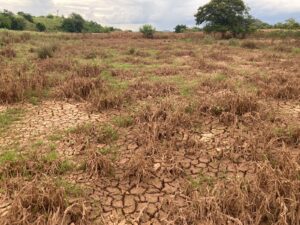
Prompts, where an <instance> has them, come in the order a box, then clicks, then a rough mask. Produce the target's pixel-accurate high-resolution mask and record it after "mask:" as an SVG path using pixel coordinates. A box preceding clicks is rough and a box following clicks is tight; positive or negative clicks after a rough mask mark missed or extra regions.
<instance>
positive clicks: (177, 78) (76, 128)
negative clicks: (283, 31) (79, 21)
mask: <svg viewBox="0 0 300 225" xmlns="http://www.w3.org/2000/svg"><path fill="white" fill-rule="evenodd" d="M0 46H1V47H0V224H7V225H11V224H24V225H25V224H48V225H52V224H53V225H54V224H55V225H56V224H180V225H181V224H195V225H200V224H206V225H212V224H216V225H220V224H224V225H225V224H232V225H234V224H236V225H241V224H245V225H246V224H248V225H250V224H251V225H252V224H257V225H260V224H262V225H271V224H278V225H299V223H300V222H299V221H300V170H299V164H300V154H299V152H300V40H299V39H295V38H291V37H290V38H288V37H285V38H284V39H280V38H277V37H272V36H268V35H263V34H261V35H256V36H255V37H251V38H248V39H245V40H236V39H230V40H215V39H214V38H212V37H210V36H204V35H203V34H201V33H200V34H182V35H179V34H178V35H175V34H164V33H161V34H157V35H156V36H155V38H154V39H144V38H142V37H141V36H140V34H136V33H124V32H123V33H112V34H97V35H96V34H85V35H84V34H77V35H71V34H61V33H57V34H37V33H24V32H23V33H22V32H20V33H17V32H7V31H1V32H0Z"/></svg>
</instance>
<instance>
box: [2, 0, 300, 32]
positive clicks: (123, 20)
mask: <svg viewBox="0 0 300 225" xmlns="http://www.w3.org/2000/svg"><path fill="white" fill-rule="evenodd" d="M208 1H209V0H0V10H2V9H8V10H10V11H13V12H18V11H24V12H27V13H31V14H33V15H36V16H39V15H48V14H50V13H51V14H59V15H64V16H68V15H69V14H70V13H72V12H76V13H79V14H81V15H82V16H83V17H84V18H85V19H88V20H93V21H96V22H98V23H100V24H102V25H109V26H114V27H118V28H121V29H132V30H137V29H138V27H140V26H141V25H142V24H146V23H147V24H152V25H154V26H155V27H156V28H157V29H159V30H173V28H174V27H175V26H176V25H177V24H186V25H189V26H194V25H195V19H194V14H195V13H196V11H197V9H198V7H199V6H202V5H204V4H205V3H207V2H208ZM245 2H246V4H247V5H248V6H249V7H250V8H251V11H250V12H251V14H252V15H253V16H254V17H256V18H258V19H261V20H263V21H265V22H268V23H271V24H274V23H276V22H281V21H284V20H286V19H288V18H295V19H296V20H298V21H300V0H245Z"/></svg>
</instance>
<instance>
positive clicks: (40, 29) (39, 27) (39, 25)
mask: <svg viewBox="0 0 300 225" xmlns="http://www.w3.org/2000/svg"><path fill="white" fill-rule="evenodd" d="M35 27H36V29H37V30H38V31H40V32H43V31H45V30H46V26H45V25H44V24H43V23H37V24H36V25H35Z"/></svg>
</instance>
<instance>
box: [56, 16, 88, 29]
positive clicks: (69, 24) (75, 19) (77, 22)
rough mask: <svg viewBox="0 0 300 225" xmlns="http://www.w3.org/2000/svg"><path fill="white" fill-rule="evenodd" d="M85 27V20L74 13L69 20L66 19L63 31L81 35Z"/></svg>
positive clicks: (62, 26)
mask: <svg viewBox="0 0 300 225" xmlns="http://www.w3.org/2000/svg"><path fill="white" fill-rule="evenodd" d="M83 27H84V19H83V18H82V17H81V16H80V15H79V14H76V13H72V14H71V15H70V16H69V17H68V18H66V19H64V20H63V22H62V25H61V28H62V30H63V31H66V32H71V33H80V32H82V30H83Z"/></svg>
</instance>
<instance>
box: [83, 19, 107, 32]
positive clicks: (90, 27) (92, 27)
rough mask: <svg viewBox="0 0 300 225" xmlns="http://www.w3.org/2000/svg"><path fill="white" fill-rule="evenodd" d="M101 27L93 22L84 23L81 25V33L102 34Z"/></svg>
mask: <svg viewBox="0 0 300 225" xmlns="http://www.w3.org/2000/svg"><path fill="white" fill-rule="evenodd" d="M103 29H104V28H103V27H102V26H101V25H100V24H98V23H96V22H94V21H85V23H84V25H83V32H86V33H102V32H103Z"/></svg>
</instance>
